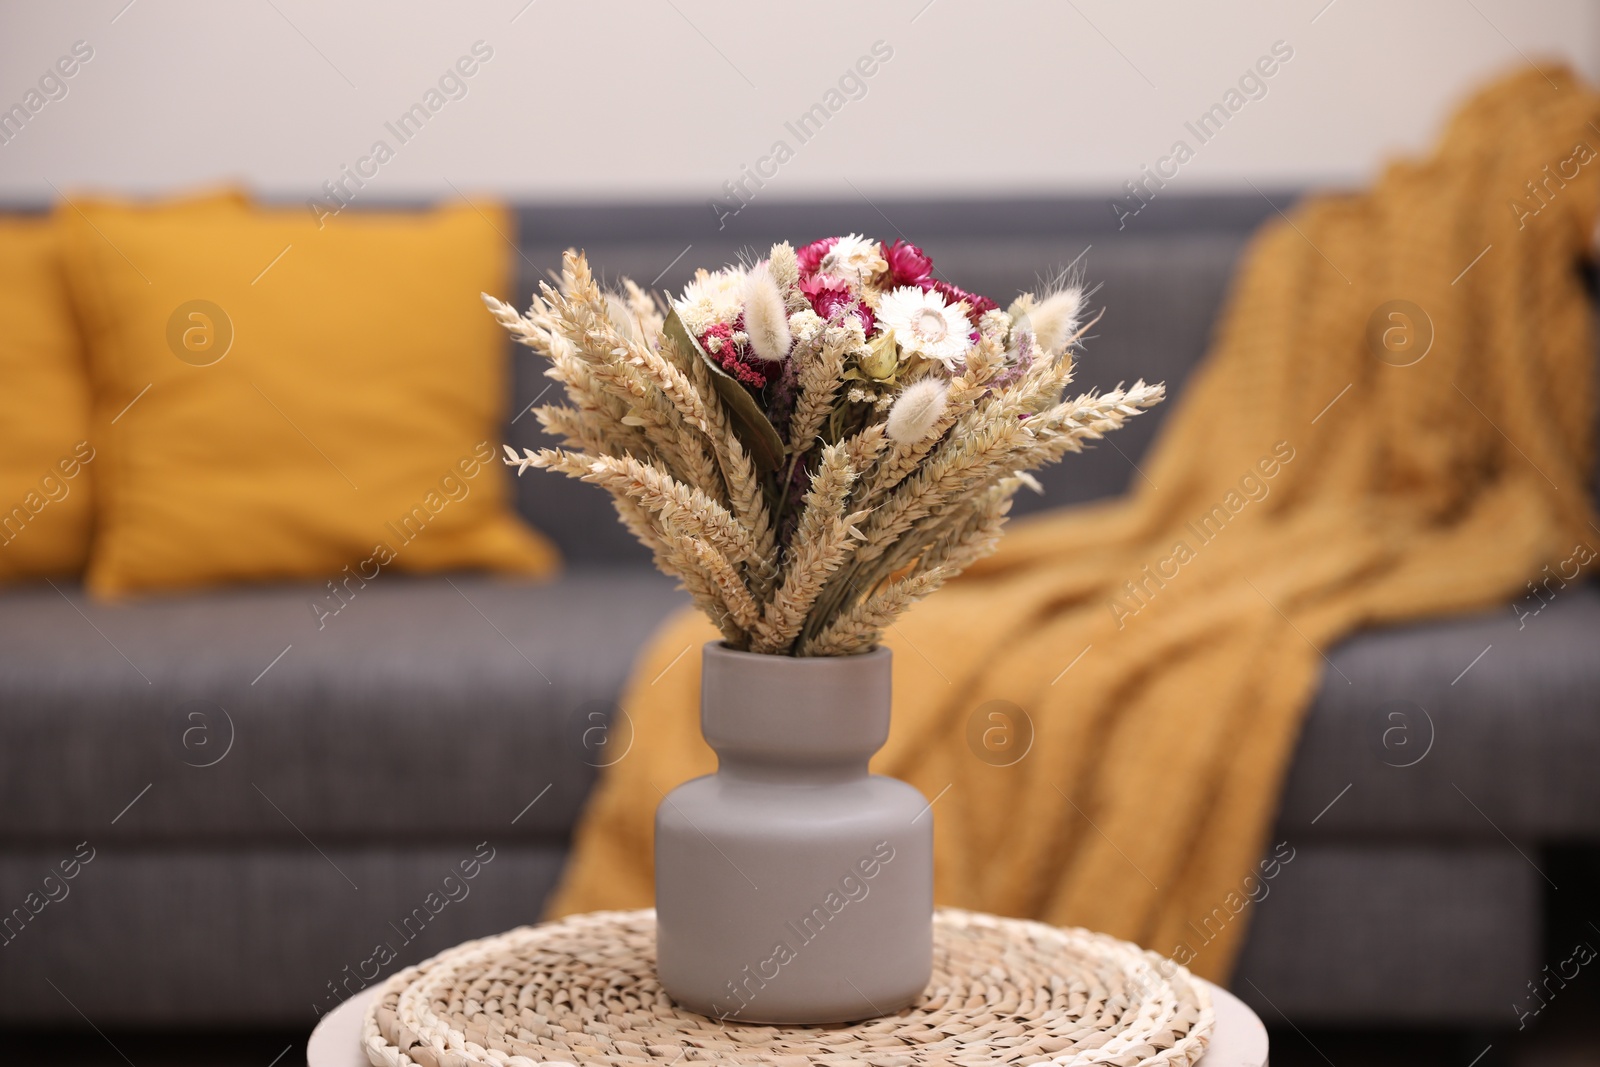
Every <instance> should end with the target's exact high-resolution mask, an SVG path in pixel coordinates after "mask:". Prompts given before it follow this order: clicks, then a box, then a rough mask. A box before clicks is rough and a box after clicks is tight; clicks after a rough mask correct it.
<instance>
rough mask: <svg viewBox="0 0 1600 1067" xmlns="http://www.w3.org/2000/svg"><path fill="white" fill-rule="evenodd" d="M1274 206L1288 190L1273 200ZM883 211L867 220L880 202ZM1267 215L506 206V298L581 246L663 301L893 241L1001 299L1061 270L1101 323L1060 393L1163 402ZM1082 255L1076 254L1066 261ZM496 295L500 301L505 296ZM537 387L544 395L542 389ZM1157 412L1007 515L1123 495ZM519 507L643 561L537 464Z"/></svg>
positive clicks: (571, 547) (519, 398)
mask: <svg viewBox="0 0 1600 1067" xmlns="http://www.w3.org/2000/svg"><path fill="white" fill-rule="evenodd" d="M1275 199H1276V200H1277V202H1278V203H1280V204H1284V203H1287V201H1288V200H1289V199H1290V198H1289V197H1287V196H1280V197H1275ZM880 208H881V209H882V210H881V211H880V210H879V209H880ZM1272 213H1273V209H1272V206H1271V205H1270V204H1268V203H1267V202H1266V201H1264V200H1263V199H1262V198H1261V197H1259V196H1256V195H1254V194H1251V195H1250V196H1248V197H1237V196H1215V197H1188V198H1176V197H1175V198H1172V199H1170V200H1166V201H1162V200H1157V201H1154V202H1152V203H1151V204H1150V205H1149V206H1148V207H1147V208H1146V209H1145V210H1144V211H1142V212H1140V213H1139V214H1138V215H1137V216H1134V217H1131V218H1128V219H1126V220H1124V221H1125V225H1124V226H1123V227H1122V228H1121V229H1119V228H1118V225H1117V222H1116V220H1115V219H1114V218H1113V217H1112V216H1111V214H1110V212H1109V211H1108V209H1107V206H1106V201H1105V200H1104V199H1092V200H1091V199H1061V200H1049V201H1003V202H984V203H978V202H944V203H933V202H917V203H909V202H902V203H890V202H879V203H878V204H876V205H874V204H871V203H868V202H866V201H865V200H857V201H855V202H854V203H807V204H763V203H760V202H756V203H752V204H750V205H749V206H748V207H747V208H745V209H744V210H743V211H741V212H740V213H739V214H738V215H737V216H734V217H730V218H727V219H725V220H724V222H725V226H724V228H722V229H718V227H717V223H718V220H717V217H716V215H715V213H714V212H713V211H712V210H711V209H710V208H708V207H704V206H693V205H681V204H679V205H672V206H648V205H641V206H627V207H615V206H607V207H603V208H601V207H579V208H567V209H559V210H558V209H552V208H528V209H524V210H523V211H521V212H520V219H519V221H520V226H521V241H520V249H519V252H520V259H519V267H520V272H521V273H520V278H519V282H520V291H519V292H518V293H517V294H516V298H515V300H514V302H515V303H517V304H518V305H523V304H525V303H526V301H527V298H528V295H529V294H530V293H532V292H533V290H534V287H535V285H536V284H537V281H538V279H539V278H541V277H545V276H546V272H548V271H551V270H558V269H559V268H560V264H561V253H562V250H563V249H565V248H568V247H577V248H582V249H584V250H585V251H586V252H587V253H588V257H589V262H590V264H591V265H592V266H593V267H594V269H595V270H596V272H597V273H599V274H601V275H602V276H603V277H605V278H607V279H615V278H619V277H622V276H627V277H631V278H632V279H634V281H636V282H638V283H639V284H640V285H644V286H646V287H648V288H653V289H657V290H659V289H667V290H669V291H673V292H676V291H677V290H678V289H680V288H681V287H682V286H683V284H684V283H685V282H686V281H687V280H688V278H689V277H690V275H692V274H693V272H694V270H695V268H697V267H718V266H721V265H723V264H725V263H729V262H734V261H736V260H738V258H739V256H740V254H741V252H743V253H746V254H747V255H750V254H755V253H759V252H763V251H764V250H765V249H766V248H769V247H770V246H771V245H772V244H773V243H774V242H775V241H780V240H791V241H795V242H803V241H809V240H813V239H815V238H818V237H824V236H827V235H829V234H835V233H852V232H854V233H868V234H872V235H875V236H878V237H882V238H884V239H886V240H892V239H894V238H896V237H901V236H904V238H905V239H907V240H910V241H911V242H913V243H915V244H920V245H921V246H922V247H923V248H924V250H926V251H927V253H928V254H929V255H930V256H932V257H933V260H934V263H935V265H936V266H937V267H938V270H939V273H940V275H941V276H942V277H945V278H948V279H950V280H951V281H952V282H954V283H955V284H957V285H960V286H961V287H962V288H965V289H969V290H972V291H974V292H979V293H983V294H984V295H986V296H990V297H992V298H993V299H996V300H998V301H1000V302H1001V304H1002V305H1004V304H1005V303H1007V302H1008V301H1009V300H1010V298H1011V297H1013V296H1015V295H1016V294H1017V293H1018V292H1021V291H1023V290H1025V289H1031V288H1035V287H1036V286H1037V285H1038V284H1039V281H1040V280H1041V279H1043V278H1048V277H1050V276H1051V275H1053V274H1054V273H1055V272H1057V271H1059V270H1060V269H1061V268H1063V267H1066V266H1068V265H1069V264H1072V263H1074V262H1075V261H1076V262H1077V263H1078V264H1079V266H1080V267H1081V268H1082V269H1083V271H1084V275H1085V278H1086V280H1087V281H1089V282H1090V283H1091V284H1096V285H1099V286H1100V288H1099V289H1098V290H1097V291H1096V292H1095V293H1094V296H1093V300H1092V304H1093V306H1095V307H1099V306H1102V305H1103V306H1104V307H1105V308H1106V309H1107V310H1106V315H1105V318H1103V319H1102V320H1101V321H1100V324H1099V325H1098V326H1097V327H1096V328H1095V331H1094V337H1093V339H1092V341H1090V343H1089V344H1088V346H1087V350H1086V352H1085V354H1084V356H1083V358H1082V360H1081V362H1080V370H1079V373H1078V380H1077V383H1076V386H1075V387H1082V388H1084V389H1088V388H1091V387H1098V388H1108V387H1111V386H1114V385H1116V384H1117V383H1118V382H1121V381H1129V382H1131V381H1133V380H1134V379H1136V378H1141V377H1142V378H1144V379H1146V380H1147V381H1165V382H1166V383H1167V386H1168V388H1169V390H1171V394H1172V396H1174V397H1176V395H1177V394H1178V393H1179V392H1180V391H1181V389H1182V387H1183V383H1184V381H1185V380H1186V379H1187V378H1188V376H1189V372H1190V371H1191V370H1192V369H1193V367H1194V365H1195V363H1196V361H1197V360H1198V359H1199V357H1200V355H1201V354H1202V353H1203V352H1204V350H1205V348H1206V345H1207V342H1208V340H1209V337H1210V334H1211V328H1212V324H1213V320H1214V318H1215V317H1216V314H1217V311H1218V309H1219V307H1220V305H1221V302H1222V298H1223V294H1224V291H1225V290H1226V288H1227V285H1228V281H1229V278H1230V275H1231V273H1232V268H1233V264H1234V262H1235V260H1236V259H1237V258H1238V256H1239V253H1240V251H1241V249H1242V248H1243V246H1244V244H1245V242H1246V241H1247V240H1248V238H1249V236H1250V234H1251V232H1252V231H1253V230H1254V229H1255V228H1256V226H1257V225H1258V224H1259V223H1260V222H1261V221H1262V220H1263V219H1264V218H1266V217H1267V216H1269V215H1271V214H1272ZM1080 257H1081V259H1080ZM508 299H510V297H508ZM514 368H515V370H514V375H515V383H516V385H515V405H514V408H513V413H512V414H513V418H514V419H515V422H514V423H513V424H512V425H511V426H510V427H509V428H508V435H509V436H508V438H507V440H509V441H510V442H511V443H513V444H514V445H516V446H517V447H522V446H537V445H538V444H541V443H548V442H545V441H544V440H543V434H542V433H541V431H540V430H539V427H538V426H537V424H536V422H535V420H534V419H533V417H532V416H523V415H521V414H520V413H521V412H523V411H525V409H526V408H527V407H528V405H530V404H531V403H533V402H534V401H535V399H537V398H539V397H540V396H541V394H542V395H543V397H544V399H545V400H546V401H548V400H550V399H554V397H555V393H554V390H555V389H557V388H559V387H557V386H553V385H552V383H551V382H550V380H549V379H547V378H545V377H543V371H544V366H543V365H542V359H541V357H539V356H537V355H535V354H533V353H531V352H529V351H527V350H526V349H519V350H518V354H517V355H516V357H515V362H514ZM547 387H549V388H551V389H552V392H551V393H545V392H544V390H545V389H546V388H547ZM1172 406H1173V405H1172V403H1170V402H1169V403H1167V404H1163V405H1161V406H1160V407H1158V408H1156V409H1155V410H1154V411H1153V412H1152V413H1151V414H1149V415H1145V416H1142V417H1141V418H1139V419H1136V420H1134V421H1133V423H1131V424H1130V425H1129V426H1128V427H1127V428H1126V429H1124V430H1121V431H1119V432H1118V433H1117V434H1116V436H1115V438H1114V439H1112V438H1107V439H1106V441H1105V442H1104V443H1102V444H1101V445H1099V446H1097V447H1095V448H1093V449H1091V450H1089V451H1087V452H1086V453H1085V454H1083V455H1081V456H1073V457H1069V459H1068V461H1067V462H1065V463H1062V464H1059V465H1057V466H1055V467H1052V468H1049V469H1047V470H1046V471H1043V472H1041V479H1040V480H1041V481H1042V482H1043V483H1044V486H1045V494H1044V496H1042V497H1040V496H1035V495H1034V494H1032V493H1023V494H1022V495H1021V496H1019V497H1018V500H1017V508H1016V512H1015V513H1016V514H1024V513H1026V512H1029V511H1037V510H1040V509H1042V508H1048V507H1057V506H1060V505H1062V504H1070V503H1078V502H1081V501H1086V500H1093V499H1096V498H1098V497H1104V496H1111V495H1115V494H1117V493H1120V492H1122V491H1123V490H1124V489H1125V488H1127V486H1128V484H1129V483H1130V481H1131V480H1132V479H1134V478H1137V477H1139V476H1140V475H1139V474H1138V473H1137V471H1136V469H1135V466H1134V464H1136V463H1137V462H1138V461H1139V459H1140V457H1141V456H1142V455H1143V454H1144V452H1145V449H1146V448H1147V447H1148V445H1149V443H1150V441H1151V439H1152V437H1153V436H1154V435H1155V432H1156V429H1157V428H1158V427H1159V426H1160V424H1161V423H1162V421H1163V420H1164V419H1165V418H1166V416H1167V413H1168V412H1170V411H1171V410H1172ZM517 492H518V506H519V507H520V509H521V510H522V512H523V513H524V514H525V515H526V516H527V517H528V519H529V520H530V521H531V522H533V523H534V524H535V525H536V526H538V527H539V528H540V529H541V530H543V531H545V532H546V533H548V534H549V535H550V536H551V537H552V538H554V539H555V541H556V542H557V543H558V544H559V545H560V547H561V550H562V552H563V553H564V554H565V555H566V557H567V559H569V560H570V561H572V562H574V563H579V564H582V563H593V562H601V561H613V560H629V561H639V562H644V561H646V560H647V556H646V555H645V554H644V552H643V550H642V549H640V548H639V547H638V546H637V545H636V544H635V543H634V541H633V539H632V537H631V536H630V535H629V534H628V533H627V532H626V531H625V530H624V529H623V528H622V526H621V524H620V523H618V522H617V520H616V518H615V516H614V514H613V513H612V510H611V506H610V502H609V496H608V494H606V493H604V492H603V491H601V490H599V489H597V488H595V487H594V486H590V485H584V484H582V483H579V482H575V481H572V480H571V479H568V478H564V477H561V476H558V475H554V474H550V473H547V472H543V471H529V472H528V473H527V474H525V475H523V476H522V477H521V478H520V479H518V484H517Z"/></svg>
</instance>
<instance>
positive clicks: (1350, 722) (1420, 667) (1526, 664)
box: [1280, 584, 1600, 859]
mask: <svg viewBox="0 0 1600 1067" xmlns="http://www.w3.org/2000/svg"><path fill="white" fill-rule="evenodd" d="M1552 589H1553V594H1552V595H1551V596H1550V599H1549V602H1548V603H1545V604H1544V606H1543V607H1542V608H1539V605H1540V604H1541V603H1543V601H1540V600H1535V599H1533V597H1532V596H1530V597H1529V598H1528V599H1527V600H1525V601H1521V602H1519V610H1513V609H1512V607H1510V606H1507V607H1504V608H1499V609H1497V610H1494V611H1490V612H1485V613H1483V614H1480V615H1472V616H1463V617H1461V618H1456V619H1449V620H1443V621H1430V622H1427V623H1419V624H1416V625H1412V626H1403V627H1394V628H1388V629H1383V630H1370V631H1367V632H1364V633H1361V634H1358V635H1357V636H1355V637H1353V638H1351V639H1350V640H1349V641H1346V642H1345V643H1344V644H1343V645H1341V646H1340V647H1338V648H1336V649H1333V650H1330V651H1329V652H1328V658H1329V660H1330V661H1331V666H1330V667H1329V668H1327V669H1326V670H1325V672H1324V677H1323V681H1322V687H1321V690H1320V692H1319V693H1318V695H1317V698H1316V701H1315V704H1314V705H1313V707H1312V709H1311V713H1310V715H1309V716H1307V718H1306V723H1305V728H1304V731H1303V733H1302V735H1301V739H1300V744H1299V748H1298V751H1297V753H1296V755H1295V758H1294V761H1293V763H1292V764H1291V765H1290V769H1289V777H1288V781H1287V783H1286V788H1285V793H1284V798H1283V803H1282V807H1281V812H1282V814H1281V816H1280V824H1281V830H1282V832H1283V833H1286V834H1290V835H1292V836H1295V837H1296V839H1298V838H1299V837H1302V836H1324V837H1341V836H1343V837H1361V838H1373V837H1382V836H1407V837H1416V836H1419V835H1429V836H1436V835H1448V836H1451V837H1457V838H1460V837H1473V838H1485V839H1493V840H1496V841H1500V842H1501V843H1502V845H1505V841H1504V838H1503V837H1502V835H1504V837H1508V838H1512V839H1515V840H1518V841H1524V842H1525V841H1528V840H1530V839H1534V840H1540V841H1560V840H1588V841H1594V840H1600V775H1596V774H1595V773H1594V754H1595V753H1596V752H1597V751H1600V655H1597V654H1596V653H1597V651H1600V589H1597V588H1596V587H1595V586H1594V585H1592V584H1584V585H1569V586H1567V587H1566V588H1564V589H1554V588H1553V587H1552ZM1533 609H1538V610H1537V614H1534V613H1533ZM1346 678H1348V679H1349V681H1348V682H1346V680H1345V679H1346ZM1330 804H1331V805H1332V806H1331V807H1330V806H1329V805H1330ZM1506 847H1507V848H1508V851H1509V846H1506ZM1530 855H1533V854H1532V853H1531V852H1530ZM1534 859H1537V856H1534Z"/></svg>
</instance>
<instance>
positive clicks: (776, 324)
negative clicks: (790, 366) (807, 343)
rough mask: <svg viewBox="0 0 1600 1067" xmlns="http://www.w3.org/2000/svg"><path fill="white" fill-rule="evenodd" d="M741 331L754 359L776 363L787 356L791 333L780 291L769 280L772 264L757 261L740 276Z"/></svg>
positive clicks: (787, 313)
mask: <svg viewBox="0 0 1600 1067" xmlns="http://www.w3.org/2000/svg"><path fill="white" fill-rule="evenodd" d="M744 332H745V333H746V334H748V335H749V338H750V351H751V352H752V353H754V354H755V356H756V358H757V359H764V360H766V361H767V362H769V363H778V362H781V361H783V360H785V359H788V358H789V347H790V346H791V345H792V344H793V343H794V337H793V335H791V334H790V332H789V311H788V308H787V306H786V305H785V303H784V297H783V291H782V290H781V289H779V288H778V283H777V282H776V281H774V280H773V277H772V268H771V267H770V266H768V264H766V263H764V262H763V263H758V264H756V265H755V266H754V267H752V268H750V270H749V272H748V273H746V274H745V276H744Z"/></svg>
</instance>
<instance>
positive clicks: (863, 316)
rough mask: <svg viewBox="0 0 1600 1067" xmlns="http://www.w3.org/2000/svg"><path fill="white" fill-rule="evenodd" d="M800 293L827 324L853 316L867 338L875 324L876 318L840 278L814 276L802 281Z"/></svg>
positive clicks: (821, 275)
mask: <svg viewBox="0 0 1600 1067" xmlns="http://www.w3.org/2000/svg"><path fill="white" fill-rule="evenodd" d="M800 291H801V292H802V293H804V294H805V297H806V299H807V300H809V301H810V302H811V310H812V311H815V312H816V313H817V314H818V315H820V316H821V317H822V318H824V319H826V320H827V321H828V322H842V321H843V319H844V316H846V315H854V316H856V318H858V319H860V320H861V329H862V331H863V332H864V333H866V334H867V335H868V336H870V335H871V334H872V330H873V328H874V326H875V325H876V324H877V316H875V315H874V314H873V313H872V309H871V308H869V307H867V306H866V305H865V304H863V303H862V302H861V300H860V298H859V297H857V296H856V294H855V293H853V292H851V291H850V286H849V285H848V284H846V283H845V281H844V280H843V279H842V278H835V277H833V276H832V275H829V274H814V275H812V276H811V277H809V278H805V279H802V280H801V282H800Z"/></svg>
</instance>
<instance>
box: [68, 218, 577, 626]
mask: <svg viewBox="0 0 1600 1067" xmlns="http://www.w3.org/2000/svg"><path fill="white" fill-rule="evenodd" d="M59 215H60V217H61V219H62V221H63V223H64V224H65V227H66V230H67V238H66V253H67V264H68V278H69V282H70V284H71V286H72V290H73V294H74V299H75V302H76V304H77V306H78V308H79V311H80V313H81V316H82V319H83V326H84V332H85V337H86V339H87V344H88V348H89V353H90V364H91V367H92V370H93V373H94V376H95V384H96V388H95V415H94V417H95V424H94V425H95V431H96V436H95V444H96V447H97V448H98V449H99V450H100V453H101V458H100V459H99V460H98V461H97V467H98V473H99V474H100V481H99V483H98V492H99V504H100V507H99V527H98V531H97V534H96V537H95V543H94V548H93V552H92V557H91V559H90V563H89V571H88V585H89V588H90V590H91V591H92V592H94V593H96V594H97V595H100V596H104V597H116V596H118V595H121V594H125V593H129V592H135V591H143V590H156V589H173V588H181V587H188V586H196V585H201V584H205V583H212V582H223V581H234V580H260V579H274V578H321V579H324V580H326V581H328V582H330V583H333V584H334V585H335V586H337V587H339V588H343V589H353V588H354V586H352V585H350V584H349V583H350V582H351V580H352V577H354V578H356V579H357V580H359V581H361V582H365V581H371V580H373V579H375V578H376V577H377V576H378V575H379V574H381V573H382V572H384V571H389V570H401V571H411V572H427V571H441V570H453V569H460V568H487V569H493V570H499V571H505V572H510V573H516V574H527V575H541V574H546V573H549V572H550V571H552V570H553V569H554V567H555V566H556V563H557V557H556V553H555V550H554V548H553V547H552V546H551V545H550V544H549V542H547V541H546V540H545V539H544V538H543V537H542V536H540V535H539V534H537V533H535V532H534V531H532V530H530V529H529V528H528V527H527V526H525V525H524V524H523V523H522V522H521V521H520V520H519V519H518V518H517V517H516V515H515V514H514V513H513V512H512V511H511V510H510V508H509V507H508V504H507V501H508V496H509V493H508V489H509V486H508V483H507V481H506V477H505V474H504V470H503V468H502V466H501V464H500V461H499V458H498V452H499V447H498V441H499V439H500V432H501V429H500V428H501V421H502V416H503V415H504V412H505V410H506V388H507V383H506V377H507V367H506V354H505V349H504V347H503V340H502V338H501V337H500V336H499V326H498V325H497V324H496V323H495V322H494V321H493V320H492V319H491V318H490V317H489V316H488V315H487V314H485V313H484V311H483V307H482V305H481V304H480V303H479V300H478V294H479V293H480V292H503V291H504V290H505V289H506V288H507V285H508V278H507V274H508V267H509V252H510V250H509V249H508V248H507V245H506V240H507V239H506V237H505V236H503V235H504V234H509V233H510V232H511V230H512V223H511V220H510V218H509V216H508V213H507V212H506V211H505V210H504V209H501V208H498V207H492V206H486V205H477V206H474V205H463V206H458V207H448V208H439V209H436V210H433V211H427V212H404V213H399V212H385V213H357V212H348V213H345V214H343V215H340V216H338V217H336V218H332V219H325V220H323V222H322V224H321V225H320V226H319V225H318V223H317V221H316V220H314V219H312V218H311V216H310V215H309V214H308V213H306V212H305V211H304V210H303V209H287V208H285V209H257V208H252V207H249V206H247V205H243V204H224V205H219V204H217V203H216V202H215V201H208V202H206V203H204V204H197V205H196V207H195V210H192V211H187V212H185V211H175V210H170V209H168V210H163V211H159V212H157V211H151V210H149V209H144V208H139V207H133V206H128V205H120V204H113V203H84V202H81V201H80V202H77V203H76V205H75V206H69V207H63V208H61V209H60V211H59ZM330 603H336V602H330Z"/></svg>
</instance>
